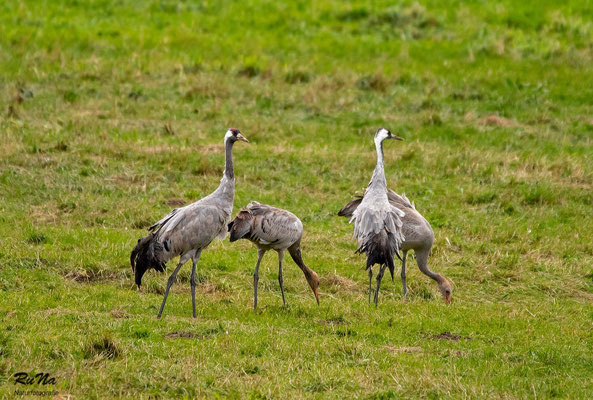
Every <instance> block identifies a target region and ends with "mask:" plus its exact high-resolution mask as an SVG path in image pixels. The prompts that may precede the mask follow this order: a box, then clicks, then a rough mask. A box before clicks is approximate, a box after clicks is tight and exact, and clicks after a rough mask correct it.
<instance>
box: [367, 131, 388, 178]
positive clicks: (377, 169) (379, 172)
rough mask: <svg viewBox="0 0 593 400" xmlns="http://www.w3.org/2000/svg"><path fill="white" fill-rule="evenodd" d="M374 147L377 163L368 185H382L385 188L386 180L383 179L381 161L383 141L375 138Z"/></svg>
mask: <svg viewBox="0 0 593 400" xmlns="http://www.w3.org/2000/svg"><path fill="white" fill-rule="evenodd" d="M375 148H376V150H377V165H376V166H375V171H373V177H372V178H371V181H370V182H369V187H371V186H373V187H374V186H376V185H382V186H384V187H385V188H387V181H386V179H385V164H384V161H383V141H382V140H380V139H375Z"/></svg>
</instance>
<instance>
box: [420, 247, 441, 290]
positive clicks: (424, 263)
mask: <svg viewBox="0 0 593 400" xmlns="http://www.w3.org/2000/svg"><path fill="white" fill-rule="evenodd" d="M429 252H430V250H426V251H417V252H416V262H417V263H418V268H419V269H420V271H421V272H422V273H423V274H424V275H426V276H428V277H429V278H431V279H433V280H435V281H437V283H441V282H442V281H443V280H444V278H443V277H442V276H441V275H440V274H437V273H436V272H432V271H431V270H429V269H428V253H429Z"/></svg>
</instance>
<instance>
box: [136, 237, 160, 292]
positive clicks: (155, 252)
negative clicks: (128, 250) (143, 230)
mask: <svg viewBox="0 0 593 400" xmlns="http://www.w3.org/2000/svg"><path fill="white" fill-rule="evenodd" d="M162 252H163V245H162V244H161V243H160V242H159V241H158V240H157V239H156V238H155V235H154V234H152V233H151V234H149V235H148V236H145V237H143V238H141V239H138V244H136V246H135V247H134V249H133V250H132V254H131V255H130V264H132V270H133V271H134V273H135V282H136V285H138V287H140V284H141V283H142V276H144V273H145V272H146V271H147V270H149V269H151V268H154V269H156V270H157V271H159V272H164V271H165V262H164V261H162V260H161V258H160V257H159V255H160V254H161V253H162Z"/></svg>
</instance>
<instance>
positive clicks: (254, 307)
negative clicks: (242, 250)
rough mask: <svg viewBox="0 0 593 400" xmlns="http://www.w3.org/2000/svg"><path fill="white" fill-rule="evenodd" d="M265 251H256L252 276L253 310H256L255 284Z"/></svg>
mask: <svg viewBox="0 0 593 400" xmlns="http://www.w3.org/2000/svg"><path fill="white" fill-rule="evenodd" d="M265 253H266V251H265V250H260V249H257V264H255V273H254V274H253V310H257V282H258V281H259V264H260V262H261V259H262V257H263V256H264V254H265Z"/></svg>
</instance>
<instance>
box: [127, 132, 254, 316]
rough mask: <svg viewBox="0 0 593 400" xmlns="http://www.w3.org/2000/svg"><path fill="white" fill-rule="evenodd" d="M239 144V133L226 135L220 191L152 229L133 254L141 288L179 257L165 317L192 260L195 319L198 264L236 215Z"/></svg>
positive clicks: (168, 284) (172, 214)
mask: <svg viewBox="0 0 593 400" xmlns="http://www.w3.org/2000/svg"><path fill="white" fill-rule="evenodd" d="M237 140H242V141H245V142H246V141H247V139H245V138H244V137H243V136H242V135H241V133H240V132H239V130H238V129H229V130H228V131H227V133H226V135H225V139H224V143H225V170H224V174H223V177H222V179H221V181H220V185H219V186H218V188H217V189H216V190H215V191H214V192H212V193H211V194H210V195H208V196H206V197H204V198H202V199H201V200H198V201H197V202H195V203H192V204H189V205H187V206H185V207H181V208H176V209H174V210H173V211H171V212H170V213H169V214H167V215H166V216H164V217H163V218H162V219H160V220H159V221H158V222H156V223H155V224H153V225H152V226H150V227H149V228H148V230H149V231H150V232H151V233H150V234H148V235H147V236H146V237H144V238H141V239H139V240H138V244H137V245H136V247H134V249H133V250H132V254H131V256H130V262H131V264H132V269H133V270H134V273H135V282H136V284H137V285H138V287H140V285H141V283H142V276H143V275H144V273H145V272H146V271H147V270H148V269H151V268H153V269H156V270H157V271H161V272H162V271H164V270H165V264H166V263H167V261H169V260H170V259H172V258H174V257H176V256H179V263H178V264H177V267H176V268H175V271H173V273H172V274H171V276H170V277H169V280H168V282H167V289H166V291H165V296H164V298H163V303H162V304H161V308H160V310H159V314H158V318H160V317H161V315H162V312H163V309H164V307H165V302H166V301H167V296H168V294H169V289H170V288H171V286H172V284H173V282H174V280H175V277H176V276H177V273H178V272H179V270H180V269H181V266H182V265H183V264H185V262H187V261H188V260H189V259H191V260H192V261H193V266H192V274H191V278H190V284H191V288H192V307H193V316H194V317H195V316H196V306H195V287H196V281H195V272H196V264H197V262H198V260H199V258H200V255H201V253H202V250H204V249H205V248H206V247H208V245H209V244H210V243H211V242H212V241H213V240H214V239H215V238H218V239H220V240H222V239H224V238H225V236H226V232H227V229H226V228H227V224H228V222H229V221H230V218H231V213H232V211H233V200H234V197H235V176H234V170H233V159H232V148H233V144H234V142H236V141H237Z"/></svg>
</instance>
